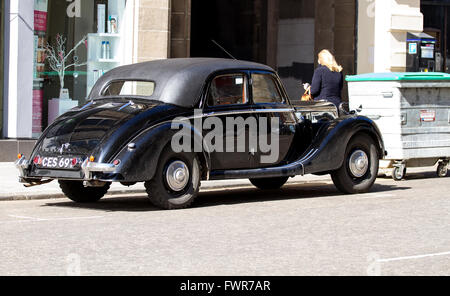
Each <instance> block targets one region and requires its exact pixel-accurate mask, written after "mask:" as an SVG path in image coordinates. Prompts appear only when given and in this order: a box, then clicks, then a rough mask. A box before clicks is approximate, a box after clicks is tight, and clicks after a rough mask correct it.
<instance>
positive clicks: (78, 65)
mask: <svg viewBox="0 0 450 296" xmlns="http://www.w3.org/2000/svg"><path fill="white" fill-rule="evenodd" d="M85 65H87V63H86V62H85V63H80V64H78V63H73V64H70V65H67V66H65V67H64V70H66V69H67V68H69V67H72V66H75V67H81V66H85Z"/></svg>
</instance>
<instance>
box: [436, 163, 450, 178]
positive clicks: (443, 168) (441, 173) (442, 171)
mask: <svg viewBox="0 0 450 296" xmlns="http://www.w3.org/2000/svg"><path fill="white" fill-rule="evenodd" d="M447 173H448V166H447V165H445V164H444V163H442V162H440V163H439V164H438V167H437V170H436V174H437V175H438V177H441V178H444V177H446V176H447Z"/></svg>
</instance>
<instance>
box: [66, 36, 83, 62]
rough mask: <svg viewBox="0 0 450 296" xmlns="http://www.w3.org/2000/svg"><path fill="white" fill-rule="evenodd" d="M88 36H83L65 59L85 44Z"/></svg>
mask: <svg viewBox="0 0 450 296" xmlns="http://www.w3.org/2000/svg"><path fill="white" fill-rule="evenodd" d="M86 38H87V37H86V36H84V37H83V38H81V40H80V41H78V43H77V44H76V45H75V46H74V47H73V48H72V49H71V50H70V51H69V53H68V54H67V55H66V56H65V57H64V60H67V58H68V57H69V56H70V55H71V54H72V53H73V52H74V51H75V50H76V49H77V48H78V47H79V46H80V45H81V44H84V42H85V41H86Z"/></svg>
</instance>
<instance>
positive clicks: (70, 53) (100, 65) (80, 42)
mask: <svg viewBox="0 0 450 296" xmlns="http://www.w3.org/2000/svg"><path fill="white" fill-rule="evenodd" d="M126 3H127V1H126V0H78V1H75V0H70V1H69V0H68V1H61V0H35V1H34V44H35V57H34V74H33V79H34V83H33V137H38V136H39V135H40V134H41V133H42V130H43V129H44V128H45V127H46V126H47V125H49V124H50V123H51V122H52V121H53V120H54V119H55V118H56V117H57V116H58V115H60V114H62V113H64V112H65V111H67V110H68V109H70V108H72V107H74V106H77V105H79V104H83V103H84V102H85V99H86V97H87V96H88V95H89V92H90V91H91V89H92V87H93V85H94V83H95V82H96V80H97V79H99V78H100V77H101V75H103V74H104V73H106V72H107V71H109V70H111V69H113V68H115V67H117V66H119V65H121V64H124V63H125V62H124V56H126V54H125V53H124V50H123V48H125V46H124V42H123V38H124V37H123V36H125V34H124V32H123V26H124V23H125V22H126V19H125V17H124V14H125V8H126ZM61 61H63V63H61ZM62 65H63V66H64V68H65V69H64V71H59V70H58V69H61V68H58V67H62Z"/></svg>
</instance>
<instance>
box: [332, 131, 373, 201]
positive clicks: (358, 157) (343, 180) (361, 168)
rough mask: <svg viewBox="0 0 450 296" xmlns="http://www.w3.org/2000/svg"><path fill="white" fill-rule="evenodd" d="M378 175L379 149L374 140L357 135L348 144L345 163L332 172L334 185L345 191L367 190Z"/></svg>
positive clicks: (359, 191) (357, 191) (360, 191)
mask: <svg viewBox="0 0 450 296" xmlns="http://www.w3.org/2000/svg"><path fill="white" fill-rule="evenodd" d="M377 175H378V151H377V147H376V145H375V142H374V140H373V139H372V138H371V137H369V136H366V135H362V134H360V135H356V136H355V137H353V138H352V139H351V140H350V142H349V143H348V145H347V148H346V151H345V158H344V163H343V164H342V166H341V167H340V168H339V169H338V170H336V171H333V172H332V173H331V178H332V180H333V183H334V185H335V186H336V187H337V188H338V189H339V190H340V191H341V192H343V193H362V192H367V191H368V190H369V189H370V187H372V185H373V183H374V182H375V179H376V178H377Z"/></svg>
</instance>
